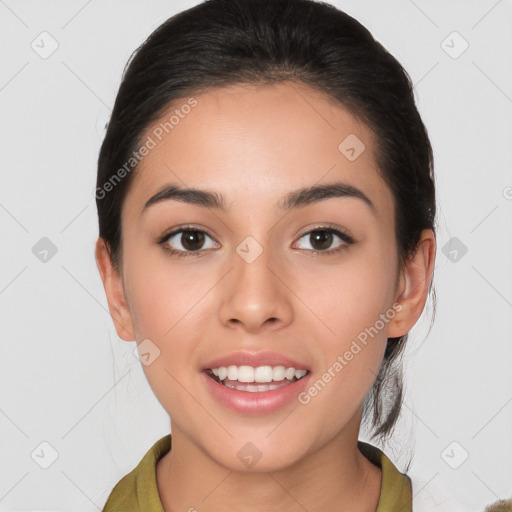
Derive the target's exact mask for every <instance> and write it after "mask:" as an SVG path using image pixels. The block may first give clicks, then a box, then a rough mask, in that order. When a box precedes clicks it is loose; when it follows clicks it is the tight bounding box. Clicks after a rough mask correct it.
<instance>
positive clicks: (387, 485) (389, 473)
mask: <svg viewBox="0 0 512 512" xmlns="http://www.w3.org/2000/svg"><path fill="white" fill-rule="evenodd" d="M358 447H359V450H360V452H361V453H362V454H363V455H364V456H365V457H366V458H367V459H368V460H369V461H370V462H372V463H373V464H375V465H376V466H378V467H380V469H381V471H382V483H381V491H380V497H379V503H378V506H377V511H376V512H398V511H400V512H412V482H411V479H410V477H409V476H408V475H406V474H405V473H401V472H400V471H399V470H398V468H397V467H396V466H395V465H394V464H393V462H392V461H391V460H390V459H389V458H388V457H387V456H386V454H385V453H384V452H383V451H382V450H380V449H379V448H377V447H376V446H373V445H371V444H369V443H365V442H363V441H358ZM415 512H416V511H415Z"/></svg>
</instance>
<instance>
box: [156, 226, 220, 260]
mask: <svg viewBox="0 0 512 512" xmlns="http://www.w3.org/2000/svg"><path fill="white" fill-rule="evenodd" d="M207 238H209V239H210V240H212V242H213V243H211V244H210V246H209V247H205V241H207ZM159 243H160V244H162V245H164V246H169V247H166V248H167V249H168V250H169V251H171V252H172V253H173V254H176V255H179V256H188V255H192V254H194V253H200V252H201V250H202V249H210V248H214V247H216V243H215V242H214V241H213V239H212V238H211V237H210V236H209V235H208V234H207V233H206V232H204V231H202V230H199V229H180V230H178V231H174V232H173V233H171V234H169V235H166V236H164V237H163V238H162V239H161V240H160V242H159Z"/></svg>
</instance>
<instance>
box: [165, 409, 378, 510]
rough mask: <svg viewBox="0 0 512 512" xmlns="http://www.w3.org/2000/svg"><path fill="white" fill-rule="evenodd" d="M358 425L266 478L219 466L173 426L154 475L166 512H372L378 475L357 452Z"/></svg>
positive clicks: (265, 475)
mask: <svg viewBox="0 0 512 512" xmlns="http://www.w3.org/2000/svg"><path fill="white" fill-rule="evenodd" d="M358 419H359V418H355V421H354V422H353V423H354V424H353V425H346V429H344V430H343V431H341V432H340V433H339V434H338V435H337V436H335V437H334V438H333V439H332V440H331V441H330V442H328V443H327V444H325V445H323V446H321V447H319V448H317V449H315V448H314V447H312V448H311V450H310V451H309V452H308V453H307V454H306V455H305V456H304V457H302V458H301V459H300V460H298V461H297V462H296V463H294V464H292V465H290V466H287V467H286V468H284V469H279V470H276V471H268V472H267V471H259V472H256V471H251V470H249V471H234V470H231V469H229V468H226V467H225V466H222V465H220V464H218V463H217V462H216V461H215V460H214V459H213V458H212V457H210V456H209V455H208V454H207V453H205V452H204V451H203V450H201V449H200V448H199V447H198V446H197V445H196V444H194V443H193V442H192V441H191V439H190V438H189V437H188V436H186V435H184V433H183V431H182V430H181V429H180V428H179V427H178V426H177V425H173V424H172V423H171V432H172V448H171V450H170V452H169V453H167V454H166V455H165V456H164V457H163V458H162V459H161V460H160V461H159V462H158V464H157V471H156V473H157V486H158V491H159V494H160V499H161V501H162V505H163V507H164V510H165V511H166V512H172V511H177V510H187V511H188V510H191V511H193V510H195V509H197V510H201V509H206V508H207V509H208V510H215V511H216V512H222V511H228V510H229V511H232V510H244V511H247V512H253V511H254V512H256V511H261V510H262V509H264V510H267V511H269V512H272V511H274V510H275V511H281V510H287V511H291V512H295V511H297V512H304V510H307V511H308V512H317V511H318V512H319V511H323V510H350V511H351V512H375V510H376V509H377V504H378V501H379V496H380V492H381V470H380V468H378V467H377V466H375V465H373V464H372V463H371V462H370V461H368V459H366V457H364V455H362V453H361V452H360V451H359V449H358V447H357V440H358V431H359V425H360V423H359V421H358ZM354 427H357V429H356V428H354Z"/></svg>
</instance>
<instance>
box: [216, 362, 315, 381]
mask: <svg viewBox="0 0 512 512" xmlns="http://www.w3.org/2000/svg"><path fill="white" fill-rule="evenodd" d="M211 371H212V373H213V374H214V375H215V376H216V377H218V378H219V380H220V381H223V380H224V379H226V378H228V380H238V381H239V382H261V383H265V382H272V381H276V382H280V381H283V380H284V379H288V380H293V379H294V378H296V379H301V378H302V377H304V375H306V373H308V371H307V370H296V369H295V368H293V367H290V368H285V367H284V366H257V367H253V366H247V365H242V366H235V365H231V366H228V367H225V366H221V367H219V368H212V369H211Z"/></svg>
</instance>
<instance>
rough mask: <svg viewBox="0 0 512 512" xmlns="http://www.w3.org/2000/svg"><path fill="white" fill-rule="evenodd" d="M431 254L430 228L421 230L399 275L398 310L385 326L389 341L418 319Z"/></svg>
mask: <svg viewBox="0 0 512 512" xmlns="http://www.w3.org/2000/svg"><path fill="white" fill-rule="evenodd" d="M435 254H436V239H435V234H434V232H433V231H432V230H431V229H424V230H423V231H422V232H421V237H420V241H419V242H418V247H417V249H416V252H415V253H414V254H413V255H412V256H410V258H409V259H408V260H407V262H406V263H405V265H404V267H403V268H402V271H401V274H400V283H399V286H398V289H397V290H398V291H397V297H396V299H395V300H396V302H398V303H399V304H400V305H401V309H400V311H399V312H398V313H397V314H396V315H395V317H394V318H393V320H392V321H391V322H390V323H389V328H388V337H389V338H398V337H400V336H403V335H404V334H407V333H408V332H409V331H410V330H411V329H412V327H413V326H414V324H415V323H416V322H417V321H418V319H419V317H420V316H421V313H422V312H423V308H424V307H425V303H426V301H427V296H428V291H429V287H430V283H431V281H432V276H433V273H434V263H435Z"/></svg>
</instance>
